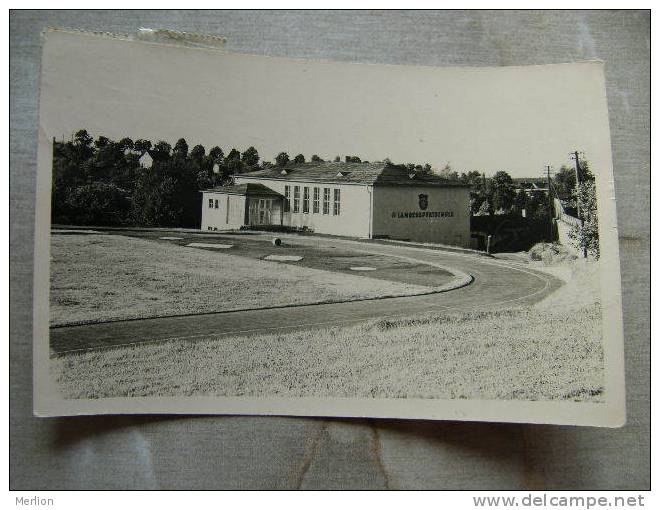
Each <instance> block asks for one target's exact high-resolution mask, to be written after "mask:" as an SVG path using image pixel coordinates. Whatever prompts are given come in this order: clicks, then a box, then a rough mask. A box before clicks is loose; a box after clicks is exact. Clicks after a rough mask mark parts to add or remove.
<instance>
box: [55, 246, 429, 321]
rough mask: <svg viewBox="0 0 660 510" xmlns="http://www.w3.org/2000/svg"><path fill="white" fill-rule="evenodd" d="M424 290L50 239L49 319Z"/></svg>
mask: <svg viewBox="0 0 660 510" xmlns="http://www.w3.org/2000/svg"><path fill="white" fill-rule="evenodd" d="M428 290H429V288H428V287H425V286H421V285H414V284H407V283H401V282H392V281H387V280H382V279H375V278H370V277H365V276H360V275H357V274H345V273H338V272H330V271H323V270H320V269H314V268H308V267H296V266H293V265H287V264H280V263H277V262H268V261H264V260H255V259H252V258H248V257H238V256H234V255H229V254H226V253H219V252H217V251H208V250H199V249H195V248H187V247H184V246H178V245H176V244H172V243H167V242H160V243H159V242H155V241H149V240H143V239H137V238H132V237H124V236H119V235H77V234H66V235H53V236H52V237H51V292H50V319H51V325H64V324H77V323H87V322H99V321H106V320H113V319H131V318H144V317H156V316H163V315H177V314H185V313H202V312H216V311H223V310H236V309H244V308H254V307H264V306H278V305H289V304H301V303H310V302H319V301H339V300H344V299H358V298H365V297H379V296H387V295H407V294H415V293H419V292H425V291H428Z"/></svg>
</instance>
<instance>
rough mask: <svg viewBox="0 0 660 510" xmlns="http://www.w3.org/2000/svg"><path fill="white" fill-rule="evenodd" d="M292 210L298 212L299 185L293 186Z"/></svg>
mask: <svg viewBox="0 0 660 510" xmlns="http://www.w3.org/2000/svg"><path fill="white" fill-rule="evenodd" d="M293 212H300V186H294V187H293Z"/></svg>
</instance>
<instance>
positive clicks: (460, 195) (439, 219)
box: [202, 162, 470, 247]
mask: <svg viewBox="0 0 660 510" xmlns="http://www.w3.org/2000/svg"><path fill="white" fill-rule="evenodd" d="M257 184H258V185H259V186H260V187H259V188H257V187H254V185H257ZM251 185H253V187H252V188H250V186H251ZM202 200H203V203H202V229H203V230H215V229H217V230H223V229H236V228H240V227H242V226H251V227H258V226H271V225H281V226H285V227H291V228H297V229H303V228H306V229H308V230H310V231H313V232H317V233H322V234H331V235H342V236H350V237H359V238H368V239H370V238H391V239H401V240H411V241H422V242H424V241H426V242H436V243H444V244H451V245H455V246H465V247H467V246H469V245H470V207H469V188H468V187H466V186H463V185H460V184H458V183H454V182H448V181H446V180H444V179H441V178H439V177H437V176H435V175H423V174H414V173H409V172H408V171H407V170H406V169H405V168H402V167H399V166H394V165H391V164H388V163H339V162H337V163H335V162H319V163H302V164H291V165H288V166H285V167H271V168H267V169H263V170H258V171H256V172H250V173H247V174H241V175H237V176H235V185H234V186H227V187H220V188H214V189H212V190H206V191H204V192H203V197H202ZM216 200H218V207H216V202H215V201H216ZM223 206H224V209H223ZM223 211H224V212H223ZM266 211H269V212H266ZM241 218H242V219H241ZM241 222H242V223H241Z"/></svg>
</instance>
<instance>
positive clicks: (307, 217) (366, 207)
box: [235, 175, 371, 238]
mask: <svg viewBox="0 0 660 510" xmlns="http://www.w3.org/2000/svg"><path fill="white" fill-rule="evenodd" d="M250 182H253V183H260V184H263V185H264V186H268V187H269V188H270V189H272V190H274V191H277V192H278V193H281V194H282V195H285V194H286V193H285V191H286V190H285V186H290V193H291V196H290V203H291V207H290V208H289V211H287V212H284V214H283V218H282V224H283V225H285V226H291V227H296V228H302V227H307V228H309V229H310V230H312V231H314V232H317V233H320V234H331V235H344V236H352V237H363V238H368V237H369V236H370V228H369V226H370V220H371V197H370V191H371V187H370V186H367V185H354V184H323V183H318V182H292V181H284V180H278V179H253V178H242V177H241V176H238V175H237V176H236V177H235V183H236V184H246V183H250ZM294 186H299V187H300V206H299V210H298V212H297V213H296V212H294V211H293V209H294V207H293V205H294V204H293V200H294ZM305 187H307V188H309V212H307V213H304V212H303V197H304V188H305ZM314 188H319V212H318V213H315V212H314V207H313V206H314ZM324 188H328V189H329V190H330V203H329V210H328V214H323V189H324ZM335 189H338V190H339V192H340V210H339V214H338V215H335V214H333V212H334V211H333V205H334V190H335Z"/></svg>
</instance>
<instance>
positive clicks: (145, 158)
mask: <svg viewBox="0 0 660 510" xmlns="http://www.w3.org/2000/svg"><path fill="white" fill-rule="evenodd" d="M138 161H139V162H140V166H141V167H142V168H151V165H153V164H154V159H153V158H152V157H151V154H149V151H144V154H142V156H140V159H139V160H138Z"/></svg>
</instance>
